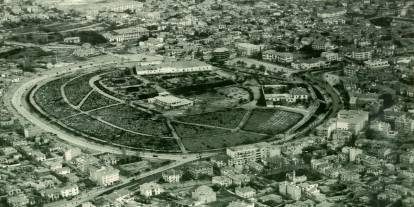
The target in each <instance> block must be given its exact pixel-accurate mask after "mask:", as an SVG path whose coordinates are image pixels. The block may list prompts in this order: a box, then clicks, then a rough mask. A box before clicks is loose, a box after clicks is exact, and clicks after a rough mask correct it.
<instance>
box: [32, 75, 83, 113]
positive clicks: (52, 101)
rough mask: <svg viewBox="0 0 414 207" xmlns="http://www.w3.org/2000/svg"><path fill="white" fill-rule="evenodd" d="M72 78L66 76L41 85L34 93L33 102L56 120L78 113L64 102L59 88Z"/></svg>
mask: <svg viewBox="0 0 414 207" xmlns="http://www.w3.org/2000/svg"><path fill="white" fill-rule="evenodd" d="M72 78H73V76H66V77H62V78H59V79H56V80H53V81H50V82H48V83H46V84H44V85H42V86H41V87H40V88H38V89H37V90H36V91H35V93H34V101H35V102H36V104H37V105H38V106H40V107H41V108H42V109H43V111H45V112H46V113H48V114H50V115H51V116H53V117H55V118H58V119H59V118H63V117H67V116H71V115H74V114H77V113H79V111H77V110H76V109H73V108H72V107H71V106H70V105H69V104H68V103H66V102H65V100H64V99H63V96H62V94H61V91H60V87H61V86H62V85H63V84H64V83H66V82H67V81H69V80H70V79H72Z"/></svg>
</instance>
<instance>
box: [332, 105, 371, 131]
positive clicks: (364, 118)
mask: <svg viewBox="0 0 414 207" xmlns="http://www.w3.org/2000/svg"><path fill="white" fill-rule="evenodd" d="M368 117H369V112H367V111H359V110H341V111H339V112H338V115H337V118H335V119H331V120H330V125H329V127H328V137H330V135H331V133H332V132H333V131H334V130H336V129H341V130H348V131H350V132H352V134H353V135H357V134H359V132H361V130H362V129H363V128H364V127H365V126H366V125H367V123H368Z"/></svg>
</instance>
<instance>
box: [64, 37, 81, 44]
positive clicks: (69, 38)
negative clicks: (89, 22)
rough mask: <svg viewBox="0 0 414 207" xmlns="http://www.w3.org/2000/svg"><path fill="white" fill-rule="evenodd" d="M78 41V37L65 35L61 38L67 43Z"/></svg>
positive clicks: (76, 42)
mask: <svg viewBox="0 0 414 207" xmlns="http://www.w3.org/2000/svg"><path fill="white" fill-rule="evenodd" d="M80 41H81V40H80V37H66V38H65V39H63V42H64V43H67V44H78V43H80Z"/></svg>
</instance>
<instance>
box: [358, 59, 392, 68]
mask: <svg viewBox="0 0 414 207" xmlns="http://www.w3.org/2000/svg"><path fill="white" fill-rule="evenodd" d="M364 64H365V66H367V67H368V68H369V69H379V68H387V67H390V64H389V63H388V60H382V59H376V60H366V61H364Z"/></svg>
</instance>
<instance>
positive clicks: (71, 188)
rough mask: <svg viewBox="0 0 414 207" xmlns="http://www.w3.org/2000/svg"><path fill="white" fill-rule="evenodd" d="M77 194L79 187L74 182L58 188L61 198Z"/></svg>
mask: <svg viewBox="0 0 414 207" xmlns="http://www.w3.org/2000/svg"><path fill="white" fill-rule="evenodd" d="M78 194H79V187H78V185H76V184H73V185H67V186H64V187H62V188H60V195H61V196H62V198H67V197H73V196H76V195H78Z"/></svg>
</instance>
